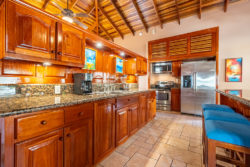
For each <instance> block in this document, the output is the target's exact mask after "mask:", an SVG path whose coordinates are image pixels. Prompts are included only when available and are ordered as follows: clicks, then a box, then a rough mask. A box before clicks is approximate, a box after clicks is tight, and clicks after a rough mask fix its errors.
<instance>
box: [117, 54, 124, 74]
mask: <svg viewBox="0 0 250 167" xmlns="http://www.w3.org/2000/svg"><path fill="white" fill-rule="evenodd" d="M116 72H117V73H123V60H122V59H120V58H118V57H116Z"/></svg>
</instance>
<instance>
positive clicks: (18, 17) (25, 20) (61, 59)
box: [1, 1, 85, 67]
mask: <svg viewBox="0 0 250 167" xmlns="http://www.w3.org/2000/svg"><path fill="white" fill-rule="evenodd" d="M5 22H6V32H5V33H6V52H5V54H4V57H5V58H15V59H21V60H27V61H35V62H47V61H48V62H51V63H53V64H60V65H66V66H78V67H82V66H83V63H84V61H83V60H84V48H85V37H84V32H83V31H80V30H78V29H76V28H74V27H73V26H70V25H68V24H66V23H62V22H60V21H59V20H56V19H55V18H52V17H50V16H48V15H46V13H42V12H38V11H36V10H34V9H33V8H28V7H24V6H22V5H20V4H17V3H15V2H12V1H6V20H5ZM1 28H4V27H1Z"/></svg>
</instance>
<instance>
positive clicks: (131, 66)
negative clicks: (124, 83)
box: [125, 57, 148, 75]
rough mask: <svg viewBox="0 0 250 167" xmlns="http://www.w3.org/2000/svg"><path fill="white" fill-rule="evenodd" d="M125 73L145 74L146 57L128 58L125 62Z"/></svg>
mask: <svg viewBox="0 0 250 167" xmlns="http://www.w3.org/2000/svg"><path fill="white" fill-rule="evenodd" d="M125 66H126V67H125V73H126V74H128V75H135V74H137V75H146V74H147V66H148V65H147V59H145V58H142V57H137V58H128V59H127V60H126V62H125Z"/></svg>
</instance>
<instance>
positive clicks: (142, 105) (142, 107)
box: [138, 94, 147, 127]
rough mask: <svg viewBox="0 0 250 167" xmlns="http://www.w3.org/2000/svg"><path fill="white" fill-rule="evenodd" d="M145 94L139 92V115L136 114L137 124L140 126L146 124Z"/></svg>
mask: <svg viewBox="0 0 250 167" xmlns="http://www.w3.org/2000/svg"><path fill="white" fill-rule="evenodd" d="M146 104H147V95H146V94H141V95H140V97H139V116H138V126H139V127H142V126H143V125H145V124H146V121H147V120H146V119H147V105H146Z"/></svg>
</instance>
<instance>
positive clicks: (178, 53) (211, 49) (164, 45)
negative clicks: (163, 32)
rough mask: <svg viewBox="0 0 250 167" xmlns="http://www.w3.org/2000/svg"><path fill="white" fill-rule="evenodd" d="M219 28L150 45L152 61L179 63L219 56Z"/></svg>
mask: <svg viewBox="0 0 250 167" xmlns="http://www.w3.org/2000/svg"><path fill="white" fill-rule="evenodd" d="M218 32H219V29H218V27H215V28H209V29H205V30H201V31H196V32H191V33H187V34H182V35H177V36H173V37H168V38H163V39H159V40H155V41H150V42H149V43H148V50H149V60H150V61H177V60H184V59H194V58H203V57H215V56H216V55H217V54H218Z"/></svg>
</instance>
